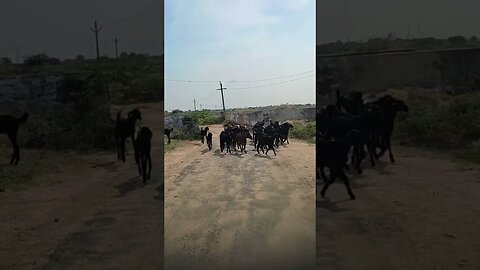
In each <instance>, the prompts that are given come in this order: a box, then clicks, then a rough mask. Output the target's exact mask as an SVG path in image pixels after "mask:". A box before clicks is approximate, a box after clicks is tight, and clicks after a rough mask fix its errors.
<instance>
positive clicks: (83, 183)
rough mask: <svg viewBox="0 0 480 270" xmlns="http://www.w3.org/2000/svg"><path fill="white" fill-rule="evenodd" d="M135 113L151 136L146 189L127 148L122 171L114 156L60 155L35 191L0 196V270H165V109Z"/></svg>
mask: <svg viewBox="0 0 480 270" xmlns="http://www.w3.org/2000/svg"><path fill="white" fill-rule="evenodd" d="M139 108H140V110H141V111H142V115H143V123H144V124H145V125H148V126H149V127H150V128H151V129H152V130H153V134H154V136H153V137H154V138H153V142H152V162H153V170H152V179H151V180H150V182H149V183H148V184H147V185H146V186H143V184H142V182H141V179H140V178H139V177H138V171H137V168H136V165H135V162H134V160H133V156H132V152H133V151H132V147H131V145H127V162H126V163H125V164H122V163H121V162H118V161H116V153H103V154H96V155H82V156H79V155H74V154H63V153H62V154H57V155H58V156H56V157H53V158H52V159H51V164H50V166H51V167H52V168H51V169H50V170H47V171H49V173H44V174H42V175H37V176H34V178H35V179H32V182H33V183H34V184H32V187H30V188H29V189H27V190H24V191H18V192H13V191H8V190H7V191H6V192H2V193H0V217H1V219H0V239H1V240H0V243H1V244H0V269H12V270H14V269H22V270H24V269H27V270H28V269H156V270H158V269H162V265H163V198H162V194H163V190H162V187H161V182H162V170H163V159H162V155H163V144H162V140H163V132H161V128H162V123H161V119H162V113H163V112H162V111H163V108H162V107H160V106H158V105H152V104H150V105H145V106H140V107H139ZM159 119H160V120H159ZM129 143H130V142H129ZM23 153H24V154H23V156H22V162H24V163H25V164H27V163H28V162H29V160H28V159H29V158H31V157H30V156H29V155H28V151H24V152H23ZM2 162H3V163H6V162H8V161H7V160H4V161H2ZM22 162H20V164H19V165H18V166H19V167H20V166H22Z"/></svg>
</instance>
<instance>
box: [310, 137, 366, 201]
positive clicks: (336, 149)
mask: <svg viewBox="0 0 480 270" xmlns="http://www.w3.org/2000/svg"><path fill="white" fill-rule="evenodd" d="M360 140H361V133H360V132H359V131H357V130H352V131H350V132H349V133H348V134H347V136H345V138H344V139H343V140H337V141H327V140H324V139H322V138H317V142H316V144H317V152H316V155H317V168H318V170H320V174H321V176H322V178H323V179H324V181H326V183H325V185H324V186H323V188H322V190H321V192H320V195H321V196H322V197H324V196H325V192H326V191H327V189H328V187H329V186H330V185H331V184H332V183H333V182H334V181H335V179H336V178H337V177H339V178H340V179H341V180H343V183H344V184H345V187H346V188H347V192H348V195H349V196H350V199H352V200H354V199H355V198H356V197H355V194H353V191H352V189H351V188H350V180H349V179H348V177H347V175H346V174H345V171H344V170H343V167H344V165H345V163H346V162H347V161H348V152H349V151H350V148H352V146H353V145H355V144H358V143H359V142H360ZM325 167H328V168H329V169H330V179H327V178H326V176H325V173H324V171H323V169H324V168H325Z"/></svg>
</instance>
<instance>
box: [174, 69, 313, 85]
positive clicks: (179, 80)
mask: <svg viewBox="0 0 480 270" xmlns="http://www.w3.org/2000/svg"><path fill="white" fill-rule="evenodd" d="M310 72H314V70H309V71H305V72H300V73H296V74H291V75H284V76H278V77H273V78H268V79H260V80H216V81H208V80H185V79H168V78H166V79H165V81H173V82H202V83H203V82H208V83H213V82H214V83H217V82H219V81H222V82H225V83H250V82H264V81H271V80H276V79H282V78H290V77H295V76H299V75H303V74H307V73H310Z"/></svg>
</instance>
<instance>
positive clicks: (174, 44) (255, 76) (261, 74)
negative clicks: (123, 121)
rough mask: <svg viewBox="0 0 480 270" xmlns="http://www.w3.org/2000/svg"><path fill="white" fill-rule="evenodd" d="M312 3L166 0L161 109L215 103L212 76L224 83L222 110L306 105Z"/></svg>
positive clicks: (311, 87)
mask: <svg viewBox="0 0 480 270" xmlns="http://www.w3.org/2000/svg"><path fill="white" fill-rule="evenodd" d="M314 6H315V1H313V0H303V1H297V2H291V1H288V0H282V1H274V0H264V1H253V0H249V1H239V2H231V1H227V2H225V1H185V0H183V1H181V0H179V1H169V2H166V3H165V30H166V31H165V80H166V81H165V109H166V110H169V111H171V110H173V109H180V110H189V109H190V110H193V109H194V103H193V100H194V99H196V100H197V109H200V104H202V108H209V109H215V108H217V109H219V108H222V99H221V94H220V91H217V90H216V89H218V88H220V84H219V81H222V84H223V87H226V88H227V89H226V90H225V91H224V95H225V107H226V108H233V107H255V106H264V105H271V104H285V103H314V102H315V8H314ZM226 10H228V12H225V11H226ZM278 77H281V78H278ZM273 78H277V79H273ZM173 80H180V81H173ZM198 81H201V82H198ZM244 81H250V82H244ZM252 81H253V82H252ZM250 87H255V88H250ZM245 88H249V89H245Z"/></svg>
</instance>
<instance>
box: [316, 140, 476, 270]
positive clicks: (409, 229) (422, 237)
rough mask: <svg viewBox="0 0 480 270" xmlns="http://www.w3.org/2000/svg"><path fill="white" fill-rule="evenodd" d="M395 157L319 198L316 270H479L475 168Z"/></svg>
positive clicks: (407, 152) (412, 154) (407, 153)
mask: <svg viewBox="0 0 480 270" xmlns="http://www.w3.org/2000/svg"><path fill="white" fill-rule="evenodd" d="M394 151H395V154H396V163H394V164H391V163H390V161H389V160H388V155H387V156H386V157H382V158H381V161H380V162H379V164H378V165H377V166H376V167H373V168H371V167H370V166H369V164H368V165H365V167H366V168H365V170H364V174H363V175H356V176H355V175H352V176H350V179H351V180H352V182H353V184H352V188H353V191H354V193H355V194H356V195H357V200H355V201H351V200H349V199H348V195H347V192H346V189H345V186H344V185H343V184H342V183H340V182H336V183H335V184H334V185H332V186H331V187H330V188H329V190H328V191H327V194H326V199H324V198H320V196H319V198H317V203H316V205H317V210H316V212H317V214H316V216H317V226H316V231H317V240H316V241H317V269H480V231H479V229H478V228H479V227H480V207H478V206H479V205H480V196H479V194H480V171H479V167H478V166H475V165H469V164H466V163H453V162H450V161H448V160H445V159H438V158H435V157H434V156H432V155H428V154H427V155H426V154H425V153H421V152H419V151H417V150H414V149H408V148H401V147H395V148H394ZM320 189H321V186H319V187H317V192H318V194H319V193H320Z"/></svg>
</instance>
